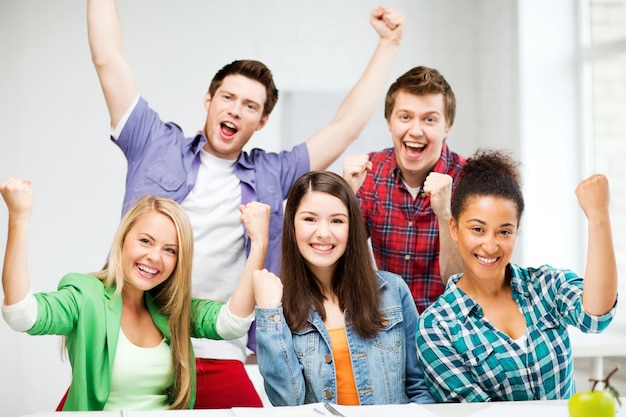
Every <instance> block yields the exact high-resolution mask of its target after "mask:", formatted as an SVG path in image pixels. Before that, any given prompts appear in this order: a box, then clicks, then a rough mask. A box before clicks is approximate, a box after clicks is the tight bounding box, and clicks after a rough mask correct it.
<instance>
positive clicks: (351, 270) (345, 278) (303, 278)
mask: <svg viewBox="0 0 626 417" xmlns="http://www.w3.org/2000/svg"><path fill="white" fill-rule="evenodd" d="M311 192H320V193H326V194H329V195H331V196H333V197H337V198H338V199H339V200H341V202H342V203H343V204H344V205H345V206H346V208H347V210H348V226H349V228H348V242H347V245H346V251H345V253H344V254H343V255H342V256H341V257H340V258H339V261H338V265H337V268H336V269H335V273H334V276H333V277H332V284H331V285H332V290H333V292H334V293H335V295H336V296H337V299H338V300H339V307H340V308H341V309H342V310H343V311H345V313H346V319H347V320H349V322H350V324H351V325H352V327H354V329H355V331H356V332H357V333H358V334H359V335H361V336H363V337H372V336H374V335H376V334H377V333H378V332H379V331H380V329H381V325H382V322H383V316H382V313H381V312H380V310H379V308H380V293H379V289H378V277H377V275H376V271H375V269H374V264H373V262H372V258H371V255H370V252H369V247H368V245H367V233H366V231H365V226H364V225H363V220H362V218H361V212H360V210H359V203H358V201H357V199H356V196H355V195H354V192H353V191H352V190H351V189H350V186H349V185H348V183H346V181H345V180H344V179H343V178H342V177H341V176H339V175H337V174H335V173H332V172H328V171H312V172H309V173H306V174H304V175H303V176H302V177H300V178H299V179H298V180H297V181H296V182H295V183H294V184H293V186H292V187H291V190H290V191H289V195H288V196H287V205H286V207H285V220H284V224H283V239H282V240H283V242H282V245H283V248H282V249H283V251H282V267H281V278H282V281H283V286H284V293H283V294H284V295H283V311H284V314H285V319H286V320H287V324H288V325H289V327H290V328H291V329H292V330H300V329H303V328H304V327H305V326H306V323H307V320H308V318H309V317H310V314H311V308H313V309H315V310H317V312H318V314H319V315H320V317H321V318H322V320H325V318H326V311H325V310H324V296H323V294H322V290H321V287H320V285H319V283H318V281H317V279H316V278H315V276H314V275H313V273H312V272H311V270H310V269H309V268H308V267H307V265H306V263H305V261H304V258H303V257H302V255H301V254H300V251H299V250H298V245H297V243H296V237H295V226H294V220H295V215H296V211H297V210H298V207H299V206H300V203H301V202H302V199H303V198H304V196H306V195H307V194H308V193H311Z"/></svg>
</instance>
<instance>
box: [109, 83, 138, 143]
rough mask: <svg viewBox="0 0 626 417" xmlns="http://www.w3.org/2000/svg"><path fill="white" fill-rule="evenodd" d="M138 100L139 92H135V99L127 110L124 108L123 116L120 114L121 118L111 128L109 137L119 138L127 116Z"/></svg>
mask: <svg viewBox="0 0 626 417" xmlns="http://www.w3.org/2000/svg"><path fill="white" fill-rule="evenodd" d="M138 102H139V94H137V97H135V100H134V101H133V102H132V104H131V105H130V107H129V108H128V110H126V113H124V116H122V119H121V120H120V121H119V122H118V123H117V126H115V128H114V129H111V137H112V138H113V139H115V140H118V139H119V137H120V135H121V134H122V129H124V126H125V125H126V122H127V121H128V118H129V117H130V114H131V113H132V112H133V110H135V107H136V106H137V103H138Z"/></svg>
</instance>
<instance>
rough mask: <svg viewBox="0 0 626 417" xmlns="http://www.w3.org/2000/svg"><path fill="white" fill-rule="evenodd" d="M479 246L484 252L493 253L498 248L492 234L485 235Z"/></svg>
mask: <svg viewBox="0 0 626 417" xmlns="http://www.w3.org/2000/svg"><path fill="white" fill-rule="evenodd" d="M481 246H482V248H483V250H484V251H485V252H486V253H488V254H492V253H495V252H496V251H497V250H498V242H497V241H496V237H495V236H493V235H487V236H485V239H484V240H483V243H482V245H481Z"/></svg>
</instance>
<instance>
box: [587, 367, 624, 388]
mask: <svg viewBox="0 0 626 417" xmlns="http://www.w3.org/2000/svg"><path fill="white" fill-rule="evenodd" d="M618 370H619V365H618V366H616V367H615V369H613V370H612V371H611V372H609V374H608V375H607V376H606V377H605V378H604V379H594V378H589V381H590V382H593V385H592V386H591V391H595V389H596V385H598V382H602V383H604V389H607V388H609V387H610V386H611V384H610V383H609V380H610V379H611V377H612V376H613V375H614V374H615V372H617V371H618Z"/></svg>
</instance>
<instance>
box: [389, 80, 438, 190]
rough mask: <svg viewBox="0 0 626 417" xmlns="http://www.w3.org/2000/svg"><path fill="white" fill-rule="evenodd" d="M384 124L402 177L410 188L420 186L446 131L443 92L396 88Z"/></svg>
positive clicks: (436, 155) (430, 167) (432, 163)
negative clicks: (388, 132)
mask: <svg viewBox="0 0 626 417" xmlns="http://www.w3.org/2000/svg"><path fill="white" fill-rule="evenodd" d="M387 126H388V128H389V131H390V132H391V138H392V140H393V147H394V151H395V156H396V161H397V163H398V166H399V168H400V171H401V172H402V178H403V179H404V181H405V182H406V183H407V184H408V185H409V186H411V187H419V186H421V185H422V184H423V183H424V180H425V179H426V176H427V175H428V173H429V172H430V170H431V169H432V168H433V166H434V165H435V164H436V163H437V161H438V160H439V158H440V157H441V152H442V150H443V144H444V142H445V140H446V138H447V137H448V132H449V131H450V128H449V127H448V124H447V122H446V117H445V107H444V99H443V94H427V95H415V94H410V93H407V92H406V91H403V90H400V91H398V94H397V95H396V98H395V103H394V106H393V110H392V111H391V113H390V115H389V119H388V120H387Z"/></svg>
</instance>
